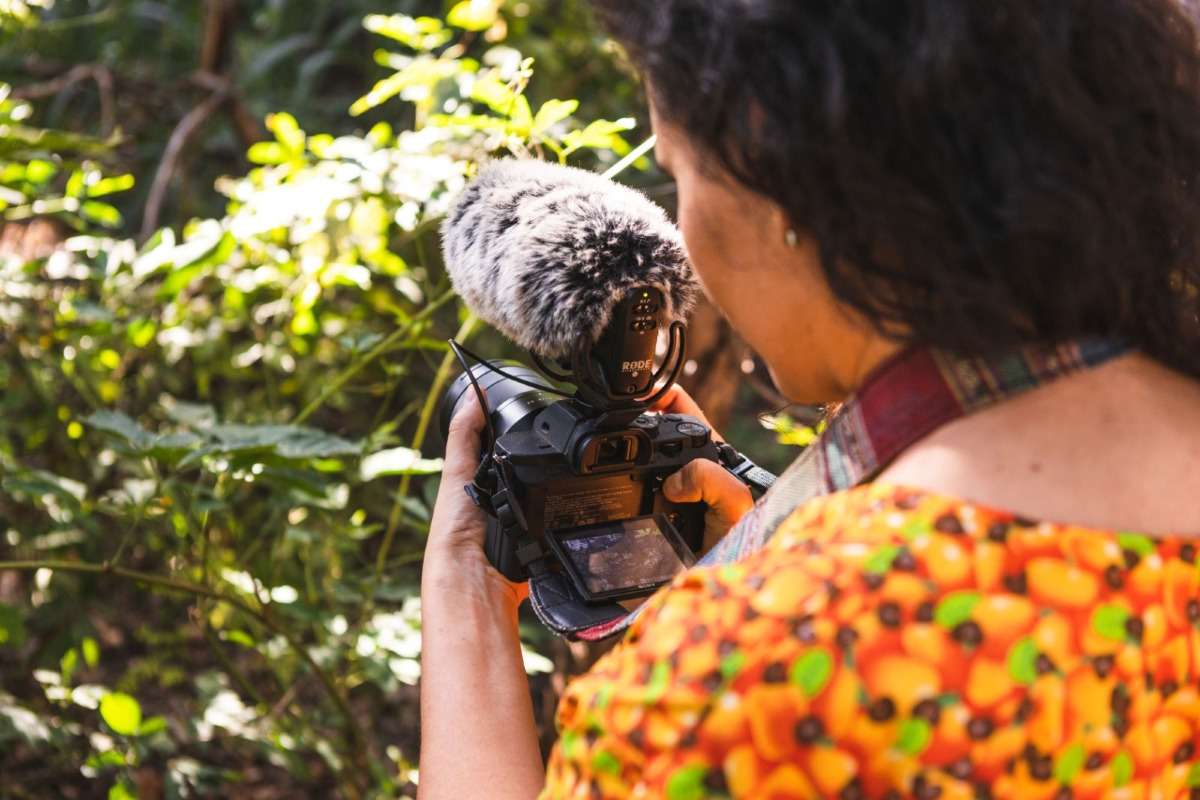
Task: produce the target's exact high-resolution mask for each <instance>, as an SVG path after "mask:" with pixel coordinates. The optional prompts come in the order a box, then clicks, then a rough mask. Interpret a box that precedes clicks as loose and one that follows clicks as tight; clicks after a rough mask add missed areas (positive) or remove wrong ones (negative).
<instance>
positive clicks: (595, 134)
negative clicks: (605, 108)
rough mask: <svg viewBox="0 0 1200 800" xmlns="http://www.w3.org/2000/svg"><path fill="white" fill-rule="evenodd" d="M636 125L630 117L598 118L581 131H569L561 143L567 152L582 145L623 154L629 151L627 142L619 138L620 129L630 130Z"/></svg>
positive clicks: (578, 148)
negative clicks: (615, 118) (616, 118)
mask: <svg viewBox="0 0 1200 800" xmlns="http://www.w3.org/2000/svg"><path fill="white" fill-rule="evenodd" d="M636 127H637V122H636V121H635V120H634V119H633V118H632V117H625V118H623V119H618V120H611V121H610V120H605V119H598V120H596V121H595V122H593V123H591V124H590V125H588V126H587V127H586V128H584V129H583V130H581V131H571V132H570V133H568V134H567V135H566V136H564V137H563V144H564V145H566V149H567V151H568V152H574V151H576V150H580V149H582V148H584V147H589V148H592V149H594V150H612V151H614V152H616V153H620V154H624V153H627V152H629V143H628V142H626V141H625V140H624V139H623V138H621V136H620V133H621V132H622V131H630V130H633V129H634V128H636Z"/></svg>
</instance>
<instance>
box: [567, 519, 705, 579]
mask: <svg viewBox="0 0 1200 800" xmlns="http://www.w3.org/2000/svg"><path fill="white" fill-rule="evenodd" d="M553 538H554V539H555V543H556V544H557V545H558V547H557V549H558V550H559V551H560V553H561V555H562V556H563V557H564V560H565V561H568V562H569V564H568V567H569V568H570V569H571V571H572V572H573V573H574V577H575V579H576V582H577V583H578V584H581V588H584V589H586V590H587V593H588V594H590V595H591V596H592V597H612V596H614V595H618V594H626V593H629V592H635V591H637V590H643V589H652V588H655V587H658V586H660V585H662V584H664V583H666V582H667V581H669V580H670V579H671V578H673V577H674V576H675V574H676V573H677V572H679V571H680V570H682V569H683V568H684V567H686V566H688V564H690V563H691V562H692V558H691V557H690V556H691V554H690V553H688V551H687V548H686V547H685V546H684V545H683V542H682V541H681V540H680V539H679V534H678V533H676V532H675V529H674V528H673V527H672V526H671V523H670V522H668V521H667V520H666V519H665V518H663V517H661V516H649V517H640V518H638V519H631V520H622V521H620V522H609V523H604V524H601V525H592V526H589V527H587V528H582V529H576V530H574V531H570V532H567V533H565V534H560V535H558V536H555V537H553ZM685 558H686V559H687V560H686V563H685V560H684V559H685Z"/></svg>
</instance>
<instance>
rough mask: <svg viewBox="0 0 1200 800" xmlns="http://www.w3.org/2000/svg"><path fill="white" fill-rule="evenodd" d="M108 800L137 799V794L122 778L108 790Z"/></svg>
mask: <svg viewBox="0 0 1200 800" xmlns="http://www.w3.org/2000/svg"><path fill="white" fill-rule="evenodd" d="M108 800H137V794H136V793H135V792H134V791H133V789H131V788H130V787H129V785H128V784H127V783H126V782H125V779H124V778H122V779H121V780H119V781H117V782H116V783H114V784H113V785H112V788H110V789H109V790H108Z"/></svg>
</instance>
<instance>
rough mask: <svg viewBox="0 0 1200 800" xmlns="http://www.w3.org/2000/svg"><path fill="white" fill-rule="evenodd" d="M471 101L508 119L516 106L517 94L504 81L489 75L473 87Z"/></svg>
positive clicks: (476, 82)
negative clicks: (481, 104)
mask: <svg viewBox="0 0 1200 800" xmlns="http://www.w3.org/2000/svg"><path fill="white" fill-rule="evenodd" d="M471 99H472V100H476V101H478V102H480V103H483V104H484V105H485V106H487V107H488V108H490V109H491V110H492V111H495V112H496V113H497V114H503V115H504V116H506V117H507V116H509V115H510V114H512V111H513V108H514V107H515V106H516V103H517V93H516V92H515V91H513V89H512V88H511V87H510V86H509V85H508V84H507V83H505V82H504V81H502V80H500V79H499V78H496V77H493V76H491V75H487V76H485V77H482V78H480V79H479V80H477V81H475V83H474V84H472V85H471Z"/></svg>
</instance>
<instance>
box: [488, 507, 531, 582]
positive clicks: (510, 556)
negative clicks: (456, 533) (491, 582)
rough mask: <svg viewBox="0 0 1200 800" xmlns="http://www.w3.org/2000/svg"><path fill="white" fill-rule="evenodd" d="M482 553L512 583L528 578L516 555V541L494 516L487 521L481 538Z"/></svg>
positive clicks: (527, 573)
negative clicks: (485, 529) (507, 533)
mask: <svg viewBox="0 0 1200 800" xmlns="http://www.w3.org/2000/svg"><path fill="white" fill-rule="evenodd" d="M483 553H484V555H486V556H487V560H488V561H489V562H490V563H491V565H492V566H493V567H495V568H496V570H497V571H498V572H499V573H500V574H501V575H503V576H504V577H505V578H507V579H508V580H510V581H512V582H513V583H522V582H524V581H527V580H529V572H528V571H527V570H526V569H525V567H524V566H522V564H521V560H520V558H518V556H517V542H516V541H514V540H513V537H511V536H508V535H506V534H505V532H504V530H503V529H502V528H501V527H500V522H499V521H498V520H497V519H495V518H494V517H489V518H488V521H487V531H486V533H485V535H484V539H483Z"/></svg>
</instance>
